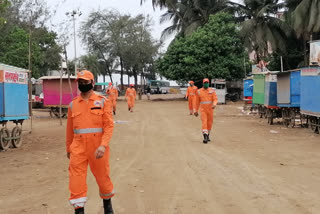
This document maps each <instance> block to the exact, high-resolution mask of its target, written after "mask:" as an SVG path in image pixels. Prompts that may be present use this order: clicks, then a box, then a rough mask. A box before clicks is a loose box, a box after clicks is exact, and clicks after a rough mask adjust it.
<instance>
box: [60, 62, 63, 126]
mask: <svg viewBox="0 0 320 214" xmlns="http://www.w3.org/2000/svg"><path fill="white" fill-rule="evenodd" d="M62 74H63V65H62V58H61V69H60V106H59V118H60V126H62Z"/></svg>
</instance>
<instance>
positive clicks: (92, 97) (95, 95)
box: [79, 91, 99, 101]
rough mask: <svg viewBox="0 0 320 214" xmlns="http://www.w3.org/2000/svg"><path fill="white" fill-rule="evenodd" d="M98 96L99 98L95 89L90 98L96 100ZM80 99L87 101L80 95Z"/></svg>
mask: <svg viewBox="0 0 320 214" xmlns="http://www.w3.org/2000/svg"><path fill="white" fill-rule="evenodd" d="M98 98H99V97H98V95H97V94H96V93H95V92H94V91H93V92H92V93H91V95H90V97H89V100H96V99H98ZM79 101H85V100H84V99H83V97H82V96H79Z"/></svg>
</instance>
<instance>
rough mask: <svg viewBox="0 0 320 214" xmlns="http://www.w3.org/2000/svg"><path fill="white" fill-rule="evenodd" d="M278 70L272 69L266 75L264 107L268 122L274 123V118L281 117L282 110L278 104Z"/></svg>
mask: <svg viewBox="0 0 320 214" xmlns="http://www.w3.org/2000/svg"><path fill="white" fill-rule="evenodd" d="M277 73H278V72H277V71H270V72H268V73H266V75H265V85H264V87H265V88H264V107H265V108H266V109H265V114H266V117H267V118H268V123H269V124H270V125H272V124H273V119H274V118H279V117H281V111H279V109H280V108H279V107H278V106H277Z"/></svg>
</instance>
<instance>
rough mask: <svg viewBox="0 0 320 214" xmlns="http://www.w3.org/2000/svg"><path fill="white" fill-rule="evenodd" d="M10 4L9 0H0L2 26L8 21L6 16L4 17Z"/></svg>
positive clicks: (0, 24) (0, 22) (0, 21)
mask: <svg viewBox="0 0 320 214" xmlns="http://www.w3.org/2000/svg"><path fill="white" fill-rule="evenodd" d="M9 6H10V1H9V0H0V26H2V25H3V24H5V23H6V22H7V20H6V18H5V17H4V16H5V15H4V14H5V13H6V11H7V9H8V8H9Z"/></svg>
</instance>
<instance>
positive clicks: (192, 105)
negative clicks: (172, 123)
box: [186, 81, 198, 115]
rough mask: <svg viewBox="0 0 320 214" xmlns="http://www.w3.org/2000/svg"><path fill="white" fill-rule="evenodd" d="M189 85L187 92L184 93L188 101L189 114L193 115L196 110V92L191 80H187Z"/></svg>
mask: <svg viewBox="0 0 320 214" xmlns="http://www.w3.org/2000/svg"><path fill="white" fill-rule="evenodd" d="M189 84H190V86H189V87H188V89H187V93H186V99H188V102H189V111H190V115H193V113H194V112H195V110H196V102H197V100H196V93H197V90H198V88H197V86H195V85H194V82H193V81H189Z"/></svg>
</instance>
